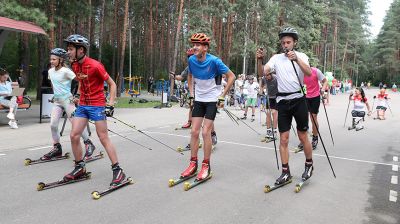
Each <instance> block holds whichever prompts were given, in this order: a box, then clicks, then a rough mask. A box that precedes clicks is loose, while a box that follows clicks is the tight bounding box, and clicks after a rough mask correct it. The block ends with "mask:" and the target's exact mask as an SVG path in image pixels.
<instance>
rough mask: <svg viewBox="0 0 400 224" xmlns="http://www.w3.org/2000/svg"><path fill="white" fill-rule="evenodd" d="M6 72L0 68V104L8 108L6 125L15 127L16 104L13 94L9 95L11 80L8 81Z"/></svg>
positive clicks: (16, 126)
mask: <svg viewBox="0 0 400 224" xmlns="http://www.w3.org/2000/svg"><path fill="white" fill-rule="evenodd" d="M8 76H9V75H8V72H7V71H6V70H4V69H1V70H0V105H4V106H6V107H8V108H10V110H9V113H8V114H7V118H8V119H10V121H9V122H8V125H10V128H12V129H17V128H18V125H17V121H16V120H15V113H16V112H17V108H18V104H17V98H16V97H15V96H10V95H11V92H12V87H11V82H9V81H8Z"/></svg>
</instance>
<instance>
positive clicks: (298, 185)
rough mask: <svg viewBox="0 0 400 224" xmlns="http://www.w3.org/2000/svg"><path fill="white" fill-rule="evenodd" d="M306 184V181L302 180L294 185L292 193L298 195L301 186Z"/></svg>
mask: <svg viewBox="0 0 400 224" xmlns="http://www.w3.org/2000/svg"><path fill="white" fill-rule="evenodd" d="M306 182H307V180H306V179H302V180H301V181H300V182H299V183H297V184H296V187H295V188H294V192H296V193H299V192H300V191H301V189H302V188H303V185H304V184H305V183H306Z"/></svg>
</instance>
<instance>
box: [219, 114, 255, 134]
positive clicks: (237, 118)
mask: <svg viewBox="0 0 400 224" xmlns="http://www.w3.org/2000/svg"><path fill="white" fill-rule="evenodd" d="M225 110H227V111H229V110H228V109H225ZM229 113H230V114H231V115H232V116H233V117H234V118H236V120H239V121H241V122H242V123H243V124H245V125H246V126H247V127H249V128H250V129H251V130H253V131H254V132H255V133H257V134H258V135H261V133H260V132H258V131H256V130H255V129H254V128H252V127H251V126H250V125H248V124H246V122H244V121H242V119H240V118H239V117H238V116H236V115H235V114H233V113H232V112H230V111H229Z"/></svg>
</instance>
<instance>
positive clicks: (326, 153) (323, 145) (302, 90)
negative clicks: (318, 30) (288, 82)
mask: <svg viewBox="0 0 400 224" xmlns="http://www.w3.org/2000/svg"><path fill="white" fill-rule="evenodd" d="M290 62H292V66H293V69H294V72H295V73H296V76H297V79H298V81H299V85H300V89H301V92H302V93H303V97H304V96H305V95H306V94H304V89H303V85H302V84H301V82H300V77H299V74H298V73H297V70H296V67H295V66H294V62H293V61H292V60H290ZM304 100H305V103H306V106H307V115H308V104H307V101H306V98H305V97H304ZM311 119H312V121H313V124H314V125H315V127H317V125H316V123H315V119H314V117H313V116H311ZM317 132H318V136H319V138H320V139H321V144H322V147H323V148H324V151H325V155H326V158H327V159H328V162H329V166H330V167H331V170H332V173H333V176H334V177H335V178H336V174H335V171H334V170H333V167H332V163H331V160H330V158H329V155H328V152H327V151H326V148H325V144H324V141H323V140H322V137H321V133H320V132H319V128H318V127H317Z"/></svg>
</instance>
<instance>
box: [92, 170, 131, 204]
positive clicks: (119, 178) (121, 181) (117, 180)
mask: <svg viewBox="0 0 400 224" xmlns="http://www.w3.org/2000/svg"><path fill="white" fill-rule="evenodd" d="M112 171H113V180H112V181H111V183H110V187H109V188H108V189H107V190H104V191H93V192H92V197H93V199H95V200H97V199H100V198H101V197H102V196H104V195H107V194H109V193H111V192H113V191H115V190H117V189H120V188H122V187H124V186H126V185H129V184H133V179H132V178H131V177H128V178H126V179H125V177H126V175H125V173H124V171H123V170H122V169H121V167H120V166H119V164H118V163H116V164H115V165H113V166H112Z"/></svg>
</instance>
